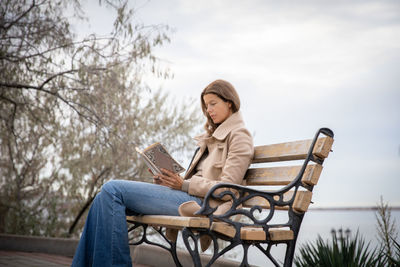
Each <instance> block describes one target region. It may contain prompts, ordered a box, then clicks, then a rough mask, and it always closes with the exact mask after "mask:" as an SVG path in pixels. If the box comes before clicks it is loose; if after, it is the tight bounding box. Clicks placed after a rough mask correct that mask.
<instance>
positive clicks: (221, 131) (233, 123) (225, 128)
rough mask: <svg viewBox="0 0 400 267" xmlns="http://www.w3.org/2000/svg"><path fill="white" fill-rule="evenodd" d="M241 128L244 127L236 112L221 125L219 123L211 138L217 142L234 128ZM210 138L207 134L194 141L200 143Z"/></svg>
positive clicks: (197, 137)
mask: <svg viewBox="0 0 400 267" xmlns="http://www.w3.org/2000/svg"><path fill="white" fill-rule="evenodd" d="M239 126H242V127H244V122H243V118H242V114H241V113H240V112H239V111H238V112H235V113H233V114H232V115H231V116H229V118H227V119H226V120H225V121H224V122H223V123H221V124H220V125H219V126H218V127H217V129H215V131H214V133H213V134H212V137H214V138H215V139H217V140H220V141H222V140H224V139H225V138H226V137H227V135H228V134H229V133H230V132H231V131H232V130H233V129H235V128H237V127H239ZM208 138H210V137H209V136H208V134H207V133H205V134H202V135H198V136H196V137H195V138H194V139H195V140H197V141H199V142H201V141H204V140H205V139H208Z"/></svg>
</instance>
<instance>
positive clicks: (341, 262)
mask: <svg viewBox="0 0 400 267" xmlns="http://www.w3.org/2000/svg"><path fill="white" fill-rule="evenodd" d="M346 234H347V235H346V236H344V235H343V231H342V229H340V230H339V236H337V235H336V231H334V230H333V234H332V240H331V241H329V240H327V241H324V240H323V239H322V238H321V236H318V239H317V240H316V243H315V244H313V243H306V244H305V245H303V246H302V247H301V248H300V250H299V252H300V256H296V258H295V260H294V263H295V265H296V266H313V267H314V266H321V267H322V266H324V267H328V266H332V267H334V266H337V267H342V266H348V267H350V266H368V267H373V266H382V261H381V260H380V258H381V257H380V254H381V251H376V250H371V249H370V248H369V243H366V242H365V241H364V239H363V238H362V237H361V236H360V235H359V234H358V232H357V233H356V235H355V236H354V238H353V237H351V235H350V231H346Z"/></svg>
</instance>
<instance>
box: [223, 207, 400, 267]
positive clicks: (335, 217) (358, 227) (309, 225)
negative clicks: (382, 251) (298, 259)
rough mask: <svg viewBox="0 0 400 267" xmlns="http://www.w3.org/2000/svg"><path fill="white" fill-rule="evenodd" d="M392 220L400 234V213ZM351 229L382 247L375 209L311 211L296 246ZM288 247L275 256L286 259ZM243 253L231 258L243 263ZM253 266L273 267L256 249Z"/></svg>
mask: <svg viewBox="0 0 400 267" xmlns="http://www.w3.org/2000/svg"><path fill="white" fill-rule="evenodd" d="M392 218H393V219H395V221H396V226H397V231H398V232H400V210H393V211H392ZM340 228H342V229H343V230H346V229H349V230H350V231H351V234H352V235H355V233H356V232H357V231H358V232H359V234H360V235H361V236H362V238H364V240H365V241H366V242H370V248H374V247H376V246H378V244H379V242H378V232H377V221H376V217H375V211H372V210H340V211H338V210H309V211H308V212H307V213H306V215H305V217H304V220H303V223H302V226H301V229H300V233H299V237H298V240H297V245H296V252H297V251H298V248H299V247H300V246H301V245H302V244H305V243H306V242H314V241H315V240H316V239H317V237H318V235H319V236H321V237H322V238H323V239H324V240H327V239H330V238H331V230H332V229H335V230H339V229H340ZM284 249H285V248H284V247H283V246H281V247H280V246H277V247H273V248H272V250H271V251H272V255H273V256H275V255H279V258H280V259H283V258H284ZM242 255H243V254H242V250H241V249H239V248H237V249H235V250H234V251H232V252H231V253H230V255H229V256H230V257H231V258H235V260H240V259H241V257H242ZM249 263H250V264H252V265H256V266H273V265H272V264H271V263H270V262H269V261H268V260H267V259H266V258H265V256H263V254H261V252H259V251H258V249H256V248H251V249H250V251H249Z"/></svg>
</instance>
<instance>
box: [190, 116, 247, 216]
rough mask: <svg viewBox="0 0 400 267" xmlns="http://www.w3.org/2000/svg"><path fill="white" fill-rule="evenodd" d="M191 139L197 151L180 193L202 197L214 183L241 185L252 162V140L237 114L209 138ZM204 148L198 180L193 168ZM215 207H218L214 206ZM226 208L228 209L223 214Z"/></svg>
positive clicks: (204, 136)
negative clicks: (195, 144) (196, 142)
mask: <svg viewBox="0 0 400 267" xmlns="http://www.w3.org/2000/svg"><path fill="white" fill-rule="evenodd" d="M195 139H196V140H197V141H198V146H199V147H200V149H199V151H198V152H197V154H196V155H195V157H194V159H193V161H192V164H191V165H190V166H189V169H188V170H187V172H186V174H185V177H184V179H185V180H184V184H183V186H182V190H183V191H186V192H188V193H189V194H191V195H194V196H198V197H204V196H205V195H206V194H207V192H208V191H209V190H210V189H211V187H213V186H214V185H215V184H217V183H220V182H224V183H233V184H242V183H243V177H244V175H245V173H246V171H247V168H248V167H249V165H250V163H251V160H252V158H253V153H254V147H253V139H252V137H251V134H250V133H249V131H248V130H247V129H246V128H245V125H244V122H243V119H242V116H241V114H240V112H236V113H233V114H232V115H231V116H230V117H229V118H228V119H226V120H225V121H224V122H223V123H222V124H221V125H219V126H218V128H217V129H216V130H215V131H214V133H213V135H212V136H211V137H210V136H208V134H203V135H200V136H197V137H196V138H195ZM206 148H207V149H208V156H207V157H206V158H205V159H204V161H203V163H202V166H201V168H202V173H201V176H197V175H195V172H196V171H195V170H196V166H197V164H198V163H199V161H200V159H201V157H202V155H203V153H204V152H205V151H206ZM218 204H221V203H214V205H218ZM221 208H222V207H221ZM226 208H229V206H227V207H225V208H223V210H226ZM218 213H219V212H218Z"/></svg>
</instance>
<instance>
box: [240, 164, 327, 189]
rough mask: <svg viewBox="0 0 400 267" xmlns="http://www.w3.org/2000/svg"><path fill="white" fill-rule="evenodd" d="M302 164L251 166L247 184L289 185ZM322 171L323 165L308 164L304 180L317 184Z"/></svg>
mask: <svg viewBox="0 0 400 267" xmlns="http://www.w3.org/2000/svg"><path fill="white" fill-rule="evenodd" d="M301 167H302V166H300V165H299V166H285V167H268V168H251V169H248V170H247V172H246V176H245V179H246V184H247V185H287V184H289V183H290V182H292V181H293V180H294V178H296V176H297V174H298V173H299V172H300V169H301ZM321 172H322V165H320V164H312V165H308V166H307V168H306V170H305V171H304V174H303V177H302V181H303V183H306V184H308V185H316V184H317V183H318V179H319V176H320V175H321Z"/></svg>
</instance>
